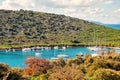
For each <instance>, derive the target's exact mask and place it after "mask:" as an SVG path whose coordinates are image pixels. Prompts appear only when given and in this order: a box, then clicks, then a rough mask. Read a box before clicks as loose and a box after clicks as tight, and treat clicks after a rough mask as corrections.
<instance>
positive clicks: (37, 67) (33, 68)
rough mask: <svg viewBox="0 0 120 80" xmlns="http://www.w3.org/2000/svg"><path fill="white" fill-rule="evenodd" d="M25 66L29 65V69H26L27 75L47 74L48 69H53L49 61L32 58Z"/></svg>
mask: <svg viewBox="0 0 120 80" xmlns="http://www.w3.org/2000/svg"><path fill="white" fill-rule="evenodd" d="M25 64H27V67H26V68H25V75H37V74H41V73H46V72H47V70H48V69H50V68H52V66H51V65H50V62H49V61H48V60H45V59H40V58H32V57H30V58H28V59H27V61H25Z"/></svg>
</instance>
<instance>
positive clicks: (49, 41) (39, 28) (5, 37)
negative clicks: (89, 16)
mask: <svg viewBox="0 0 120 80" xmlns="http://www.w3.org/2000/svg"><path fill="white" fill-rule="evenodd" d="M119 32H120V30H116V29H112V28H108V27H105V26H102V25H98V24H94V23H91V22H88V21H85V20H82V19H78V18H73V17H69V16H65V15H56V14H52V13H43V12H36V11H27V10H20V11H12V10H0V48H9V47H23V46H37V45H96V44H106V45H107V44H111V43H113V42H114V44H119V43H120V34H119Z"/></svg>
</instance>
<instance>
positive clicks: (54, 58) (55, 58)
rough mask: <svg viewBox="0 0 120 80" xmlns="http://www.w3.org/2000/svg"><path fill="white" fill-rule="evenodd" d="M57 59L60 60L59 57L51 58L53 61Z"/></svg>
mask: <svg viewBox="0 0 120 80" xmlns="http://www.w3.org/2000/svg"><path fill="white" fill-rule="evenodd" d="M57 59H59V58H57V57H53V58H51V60H57Z"/></svg>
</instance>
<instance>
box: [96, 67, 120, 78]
mask: <svg viewBox="0 0 120 80" xmlns="http://www.w3.org/2000/svg"><path fill="white" fill-rule="evenodd" d="M94 80H120V74H118V72H117V71H114V70H111V69H98V70H97V71H95V73H94Z"/></svg>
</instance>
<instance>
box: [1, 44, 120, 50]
mask: <svg viewBox="0 0 120 80" xmlns="http://www.w3.org/2000/svg"><path fill="white" fill-rule="evenodd" d="M12 46H13V45H12ZM56 46H57V47H63V46H64V47H89V46H95V45H84V44H42V45H32V46H31V45H29V46H19V45H18V47H10V46H9V47H1V46H0V50H9V49H15V50H21V49H23V48H33V47H34V48H36V47H56ZM107 48H115V49H120V47H109V46H107Z"/></svg>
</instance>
